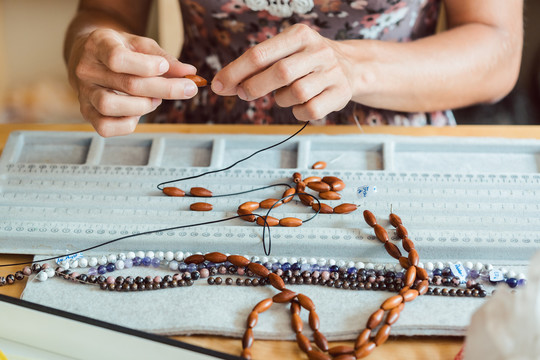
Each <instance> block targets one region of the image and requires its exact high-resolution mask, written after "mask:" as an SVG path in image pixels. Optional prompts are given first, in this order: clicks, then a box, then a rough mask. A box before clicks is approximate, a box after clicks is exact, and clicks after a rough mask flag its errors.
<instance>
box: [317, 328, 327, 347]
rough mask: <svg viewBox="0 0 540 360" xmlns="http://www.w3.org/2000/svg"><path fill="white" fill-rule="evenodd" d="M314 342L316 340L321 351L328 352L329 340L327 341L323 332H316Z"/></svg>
mask: <svg viewBox="0 0 540 360" xmlns="http://www.w3.org/2000/svg"><path fill="white" fill-rule="evenodd" d="M313 340H315V344H316V345H317V346H318V347H319V349H321V350H322V351H328V340H326V337H325V336H324V335H323V333H322V332H320V331H318V330H317V331H314V332H313Z"/></svg>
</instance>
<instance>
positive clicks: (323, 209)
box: [311, 202, 334, 214]
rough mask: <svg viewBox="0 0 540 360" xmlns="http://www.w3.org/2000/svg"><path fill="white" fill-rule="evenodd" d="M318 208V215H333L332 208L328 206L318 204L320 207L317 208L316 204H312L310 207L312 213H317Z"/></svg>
mask: <svg viewBox="0 0 540 360" xmlns="http://www.w3.org/2000/svg"><path fill="white" fill-rule="evenodd" d="M319 207H320V208H321V211H319V214H333V213H334V208H332V207H331V206H330V205H327V204H325V203H320V206H319V203H318V202H313V205H311V208H312V209H313V210H314V211H318V210H319Z"/></svg>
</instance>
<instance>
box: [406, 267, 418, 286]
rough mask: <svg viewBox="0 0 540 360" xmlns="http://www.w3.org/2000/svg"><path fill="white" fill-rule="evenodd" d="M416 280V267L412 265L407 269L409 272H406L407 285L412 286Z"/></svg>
mask: <svg viewBox="0 0 540 360" xmlns="http://www.w3.org/2000/svg"><path fill="white" fill-rule="evenodd" d="M414 280H416V267H415V266H411V267H409V268H408V269H407V272H406V273H405V282H404V283H405V286H411V285H412V284H414Z"/></svg>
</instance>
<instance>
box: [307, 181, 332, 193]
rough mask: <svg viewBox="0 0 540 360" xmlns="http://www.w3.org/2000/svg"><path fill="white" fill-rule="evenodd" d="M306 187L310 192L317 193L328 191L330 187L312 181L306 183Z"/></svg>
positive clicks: (323, 183)
mask: <svg viewBox="0 0 540 360" xmlns="http://www.w3.org/2000/svg"><path fill="white" fill-rule="evenodd" d="M306 186H307V187H308V188H310V189H311V190H314V191H317V192H325V191H330V185H328V184H327V183H325V182H322V181H313V182H310V183H306Z"/></svg>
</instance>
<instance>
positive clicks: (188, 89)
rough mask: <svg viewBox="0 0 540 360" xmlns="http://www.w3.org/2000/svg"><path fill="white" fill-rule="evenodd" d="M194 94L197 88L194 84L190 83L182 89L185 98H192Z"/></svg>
mask: <svg viewBox="0 0 540 360" xmlns="http://www.w3.org/2000/svg"><path fill="white" fill-rule="evenodd" d="M196 93H197V87H196V86H195V84H194V83H193V82H191V84H187V85H186V86H185V87H184V95H185V96H187V97H193V96H195V94H196Z"/></svg>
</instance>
